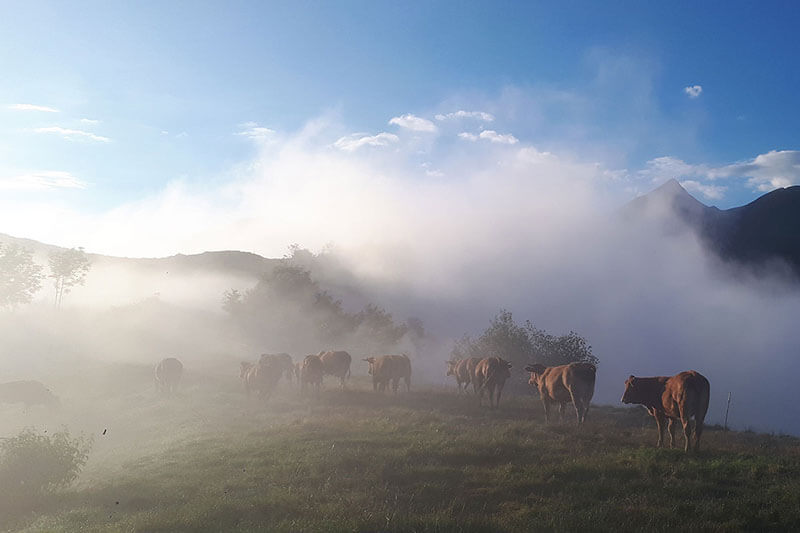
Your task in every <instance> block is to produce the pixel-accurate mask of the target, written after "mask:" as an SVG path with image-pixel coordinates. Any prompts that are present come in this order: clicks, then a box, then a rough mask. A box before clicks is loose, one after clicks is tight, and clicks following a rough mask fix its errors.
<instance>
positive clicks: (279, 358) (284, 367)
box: [258, 352, 294, 383]
mask: <svg viewBox="0 0 800 533" xmlns="http://www.w3.org/2000/svg"><path fill="white" fill-rule="evenodd" d="M267 359H270V360H274V361H276V362H277V364H278V366H279V367H280V369H281V374H282V375H283V376H285V377H286V379H287V380H288V381H289V383H291V382H292V377H293V376H294V361H292V356H291V355H289V354H288V353H283V352H281V353H262V354H261V356H260V357H259V358H258V361H259V362H262V361H266V360H267Z"/></svg>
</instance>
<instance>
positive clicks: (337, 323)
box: [222, 259, 425, 353]
mask: <svg viewBox="0 0 800 533" xmlns="http://www.w3.org/2000/svg"><path fill="white" fill-rule="evenodd" d="M222 308H223V309H224V310H225V311H226V312H227V313H228V314H229V316H230V317H231V318H232V319H233V320H234V322H235V323H236V324H238V325H239V326H240V327H241V328H242V329H243V330H244V332H245V333H246V334H247V336H248V337H249V338H250V339H251V340H252V341H254V342H256V343H258V344H259V345H260V346H268V347H270V349H273V350H276V351H278V350H280V351H304V352H306V353H315V352H316V351H319V350H320V349H322V348H327V347H337V348H348V349H351V350H354V351H356V352H364V353H377V352H380V351H383V350H386V349H389V348H391V347H395V346H397V345H398V343H400V341H401V340H402V339H403V338H404V337H406V338H408V339H409V341H410V342H411V344H412V345H413V346H417V345H418V344H419V343H420V342H421V340H422V338H423V337H424V336H425V330H424V327H423V324H422V321H421V320H419V319H414V318H410V319H408V320H406V321H405V322H400V323H398V322H396V321H395V320H394V318H393V317H392V315H391V313H388V312H387V311H386V310H385V309H383V308H382V307H380V306H378V305H375V304H372V303H369V304H367V305H365V306H364V307H363V308H362V309H361V310H360V311H358V312H355V313H352V312H348V311H346V310H345V309H344V307H343V306H342V301H341V300H338V299H336V298H334V297H333V296H332V295H331V294H330V293H329V292H328V291H327V290H324V289H322V288H321V287H320V285H319V283H318V282H317V281H315V280H314V279H313V278H312V277H311V272H310V271H309V270H307V269H306V268H304V267H302V266H298V265H296V264H292V263H291V261H290V260H286V259H285V260H284V261H282V262H281V264H279V265H277V266H276V267H275V268H274V269H273V270H272V271H270V272H267V273H265V274H264V275H262V277H261V279H260V280H259V281H258V282H257V283H256V285H255V286H254V287H253V288H251V289H249V290H247V291H245V292H241V291H239V290H237V289H231V290H228V291H226V292H225V293H224V295H223V301H222Z"/></svg>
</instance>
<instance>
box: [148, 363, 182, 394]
mask: <svg viewBox="0 0 800 533" xmlns="http://www.w3.org/2000/svg"><path fill="white" fill-rule="evenodd" d="M182 375H183V363H181V362H180V361H178V360H177V359H176V358H174V357H166V358H164V359H162V360H161V362H160V363H158V364H157V365H156V370H155V378H154V383H155V387H156V392H160V393H163V394H172V393H174V392H175V391H177V390H178V383H180V381H181V376H182Z"/></svg>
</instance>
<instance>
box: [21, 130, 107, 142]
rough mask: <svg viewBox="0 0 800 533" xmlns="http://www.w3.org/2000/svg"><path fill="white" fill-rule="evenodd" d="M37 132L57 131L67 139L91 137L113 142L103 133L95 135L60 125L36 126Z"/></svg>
mask: <svg viewBox="0 0 800 533" xmlns="http://www.w3.org/2000/svg"><path fill="white" fill-rule="evenodd" d="M33 131H35V132H36V133H55V134H56V135H61V136H62V137H64V138H65V139H70V140H75V139H90V140H92V141H98V142H104V143H107V142H111V139H109V138H108V137H103V136H102V135H95V134H94V133H91V132H88V131H83V130H73V129H69V128H61V127H59V126H49V127H47V128H36V129H35V130H33Z"/></svg>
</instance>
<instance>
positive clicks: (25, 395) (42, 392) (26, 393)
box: [0, 381, 61, 408]
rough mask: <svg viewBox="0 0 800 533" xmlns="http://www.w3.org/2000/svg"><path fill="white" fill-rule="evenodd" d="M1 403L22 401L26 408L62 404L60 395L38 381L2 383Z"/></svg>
mask: <svg viewBox="0 0 800 533" xmlns="http://www.w3.org/2000/svg"><path fill="white" fill-rule="evenodd" d="M0 403H21V404H25V407H26V408H27V407H30V406H32V405H46V406H49V407H57V406H59V405H61V402H60V401H59V399H58V397H57V396H56V395H55V394H53V393H52V392H50V389H48V388H47V387H45V386H44V385H43V384H41V383H39V382H38V381H10V382H8V383H0Z"/></svg>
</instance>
